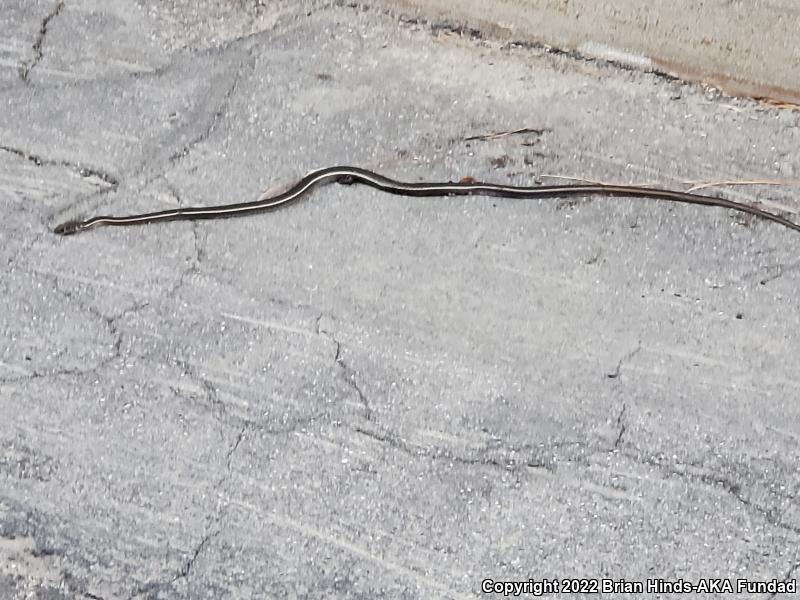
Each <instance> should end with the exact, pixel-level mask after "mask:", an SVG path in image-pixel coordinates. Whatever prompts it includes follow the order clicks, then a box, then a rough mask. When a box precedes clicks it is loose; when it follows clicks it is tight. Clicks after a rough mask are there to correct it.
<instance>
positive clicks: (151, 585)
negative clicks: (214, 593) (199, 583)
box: [128, 515, 222, 600]
mask: <svg viewBox="0 0 800 600" xmlns="http://www.w3.org/2000/svg"><path fill="white" fill-rule="evenodd" d="M221 520H222V515H219V516H218V517H217V519H215V521H214V522H213V523H212V527H214V526H218V525H219V522H220V521H221ZM221 533H222V531H221V530H220V529H217V530H216V531H213V532H210V533H206V534H204V535H203V537H202V538H201V539H200V541H199V542H198V543H197V545H195V547H194V549H193V550H192V552H191V554H190V555H189V557H188V558H187V559H186V562H185V563H184V564H183V566H181V568H180V569H179V570H178V572H177V573H176V574H175V576H174V577H173V578H172V579H168V580H166V581H150V582H147V583H143V584H141V585H138V586H136V588H135V589H134V590H133V592H132V593H131V595H130V596H129V597H128V598H129V600H133V599H134V598H138V597H140V596H143V595H145V594H148V595H150V596H153V595H155V596H158V595H159V592H162V591H166V590H170V589H171V588H172V586H173V585H174V584H175V583H177V582H178V581H180V580H181V579H187V578H188V577H189V576H190V575H191V573H192V570H193V569H194V564H195V563H196V562H197V559H198V558H199V557H200V554H201V553H202V552H203V550H204V549H205V547H206V546H207V545H208V544H209V542H210V541H211V540H212V539H213V538H215V537H217V536H219V535H220V534H221Z"/></svg>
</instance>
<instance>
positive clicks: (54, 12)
mask: <svg viewBox="0 0 800 600" xmlns="http://www.w3.org/2000/svg"><path fill="white" fill-rule="evenodd" d="M62 8H64V0H58V2H56V3H55V5H54V6H53V8H51V9H50V12H48V13H47V14H46V15H45V17H44V19H42V22H41V24H40V25H39V33H38V35H37V36H36V40H35V41H34V42H33V60H31V61H30V62H27V63H23V64H22V66H21V67H20V69H19V76H20V79H22V81H23V82H25V83H26V84H29V83H30V80H29V78H30V75H31V71H33V69H34V68H35V67H36V66H37V65H38V64H39V61H41V60H42V58H44V51H43V50H42V46H43V45H44V38H45V36H47V28H48V27H49V26H50V21H52V20H53V19H55V18H56V16H58V13H60V12H61V9H62Z"/></svg>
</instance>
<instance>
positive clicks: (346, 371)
mask: <svg viewBox="0 0 800 600" xmlns="http://www.w3.org/2000/svg"><path fill="white" fill-rule="evenodd" d="M324 316H325V315H319V316H318V317H317V319H316V327H315V333H316V334H317V335H320V336H322V337H325V338H327V339H329V340H330V341H331V342H332V343H333V344H334V346H335V348H336V351H335V353H334V357H333V360H334V362H335V363H336V364H337V365H339V369H340V370H341V373H342V378H343V379H344V381H345V383H347V385H348V386H349V387H350V389H352V390H353V391H354V392H355V393H356V395H357V396H358V401H359V403H360V404H361V405H362V406H363V407H364V418H365V419H366V420H367V421H373V420H374V416H373V414H372V407H371V406H370V403H369V399H368V398H367V395H366V394H365V393H364V390H362V389H361V386H360V385H359V384H358V380H357V379H356V372H355V370H354V369H353V368H352V367H350V366H349V365H348V364H347V363H346V362H345V360H344V358H343V357H342V344H341V342H340V341H339V340H338V339H337V338H336V337H335V335H334V334H333V332H331V331H328V330H325V329H322V328H321V327H320V321H322V319H323V318H324Z"/></svg>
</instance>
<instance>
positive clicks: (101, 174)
mask: <svg viewBox="0 0 800 600" xmlns="http://www.w3.org/2000/svg"><path fill="white" fill-rule="evenodd" d="M0 150H2V151H3V152H8V153H10V154H14V155H16V156H19V157H20V158H24V159H25V160H27V161H28V162H32V163H33V164H35V165H36V166H37V167H45V166H47V167H51V166H52V167H65V168H67V169H70V170H71V171H73V172H75V173H77V174H78V175H80V176H81V177H83V178H84V179H88V178H90V177H96V178H97V179H100V180H101V181H102V182H103V183H105V184H106V185H108V186H109V187H112V188H116V187H118V186H119V179H118V178H117V177H116V176H115V175H112V174H111V173H109V172H108V171H104V170H102V169H98V168H95V167H88V166H85V165H81V164H80V163H77V162H72V161H68V160H56V159H52V158H46V157H44V156H41V155H39V154H31V153H30V152H28V151H27V150H23V149H22V148H16V147H14V146H6V145H0Z"/></svg>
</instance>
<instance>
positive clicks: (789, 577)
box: [767, 562, 800, 598]
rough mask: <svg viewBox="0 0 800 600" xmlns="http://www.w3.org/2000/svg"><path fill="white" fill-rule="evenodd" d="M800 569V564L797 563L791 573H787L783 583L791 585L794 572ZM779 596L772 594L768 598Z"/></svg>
mask: <svg viewBox="0 0 800 600" xmlns="http://www.w3.org/2000/svg"><path fill="white" fill-rule="evenodd" d="M798 569H800V562H798V563H795V564H794V565H792V566H791V567H790V568H789V571H788V572H787V573H786V576H785V577H784V578H783V579H782V580H781V582H782V583H789V582H790V581H791V580H792V578H793V577H794V572H795V571H797V570H798ZM777 595H778V592H772V593H771V594H770V595H769V596H767V598H775V597H776V596H777Z"/></svg>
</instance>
